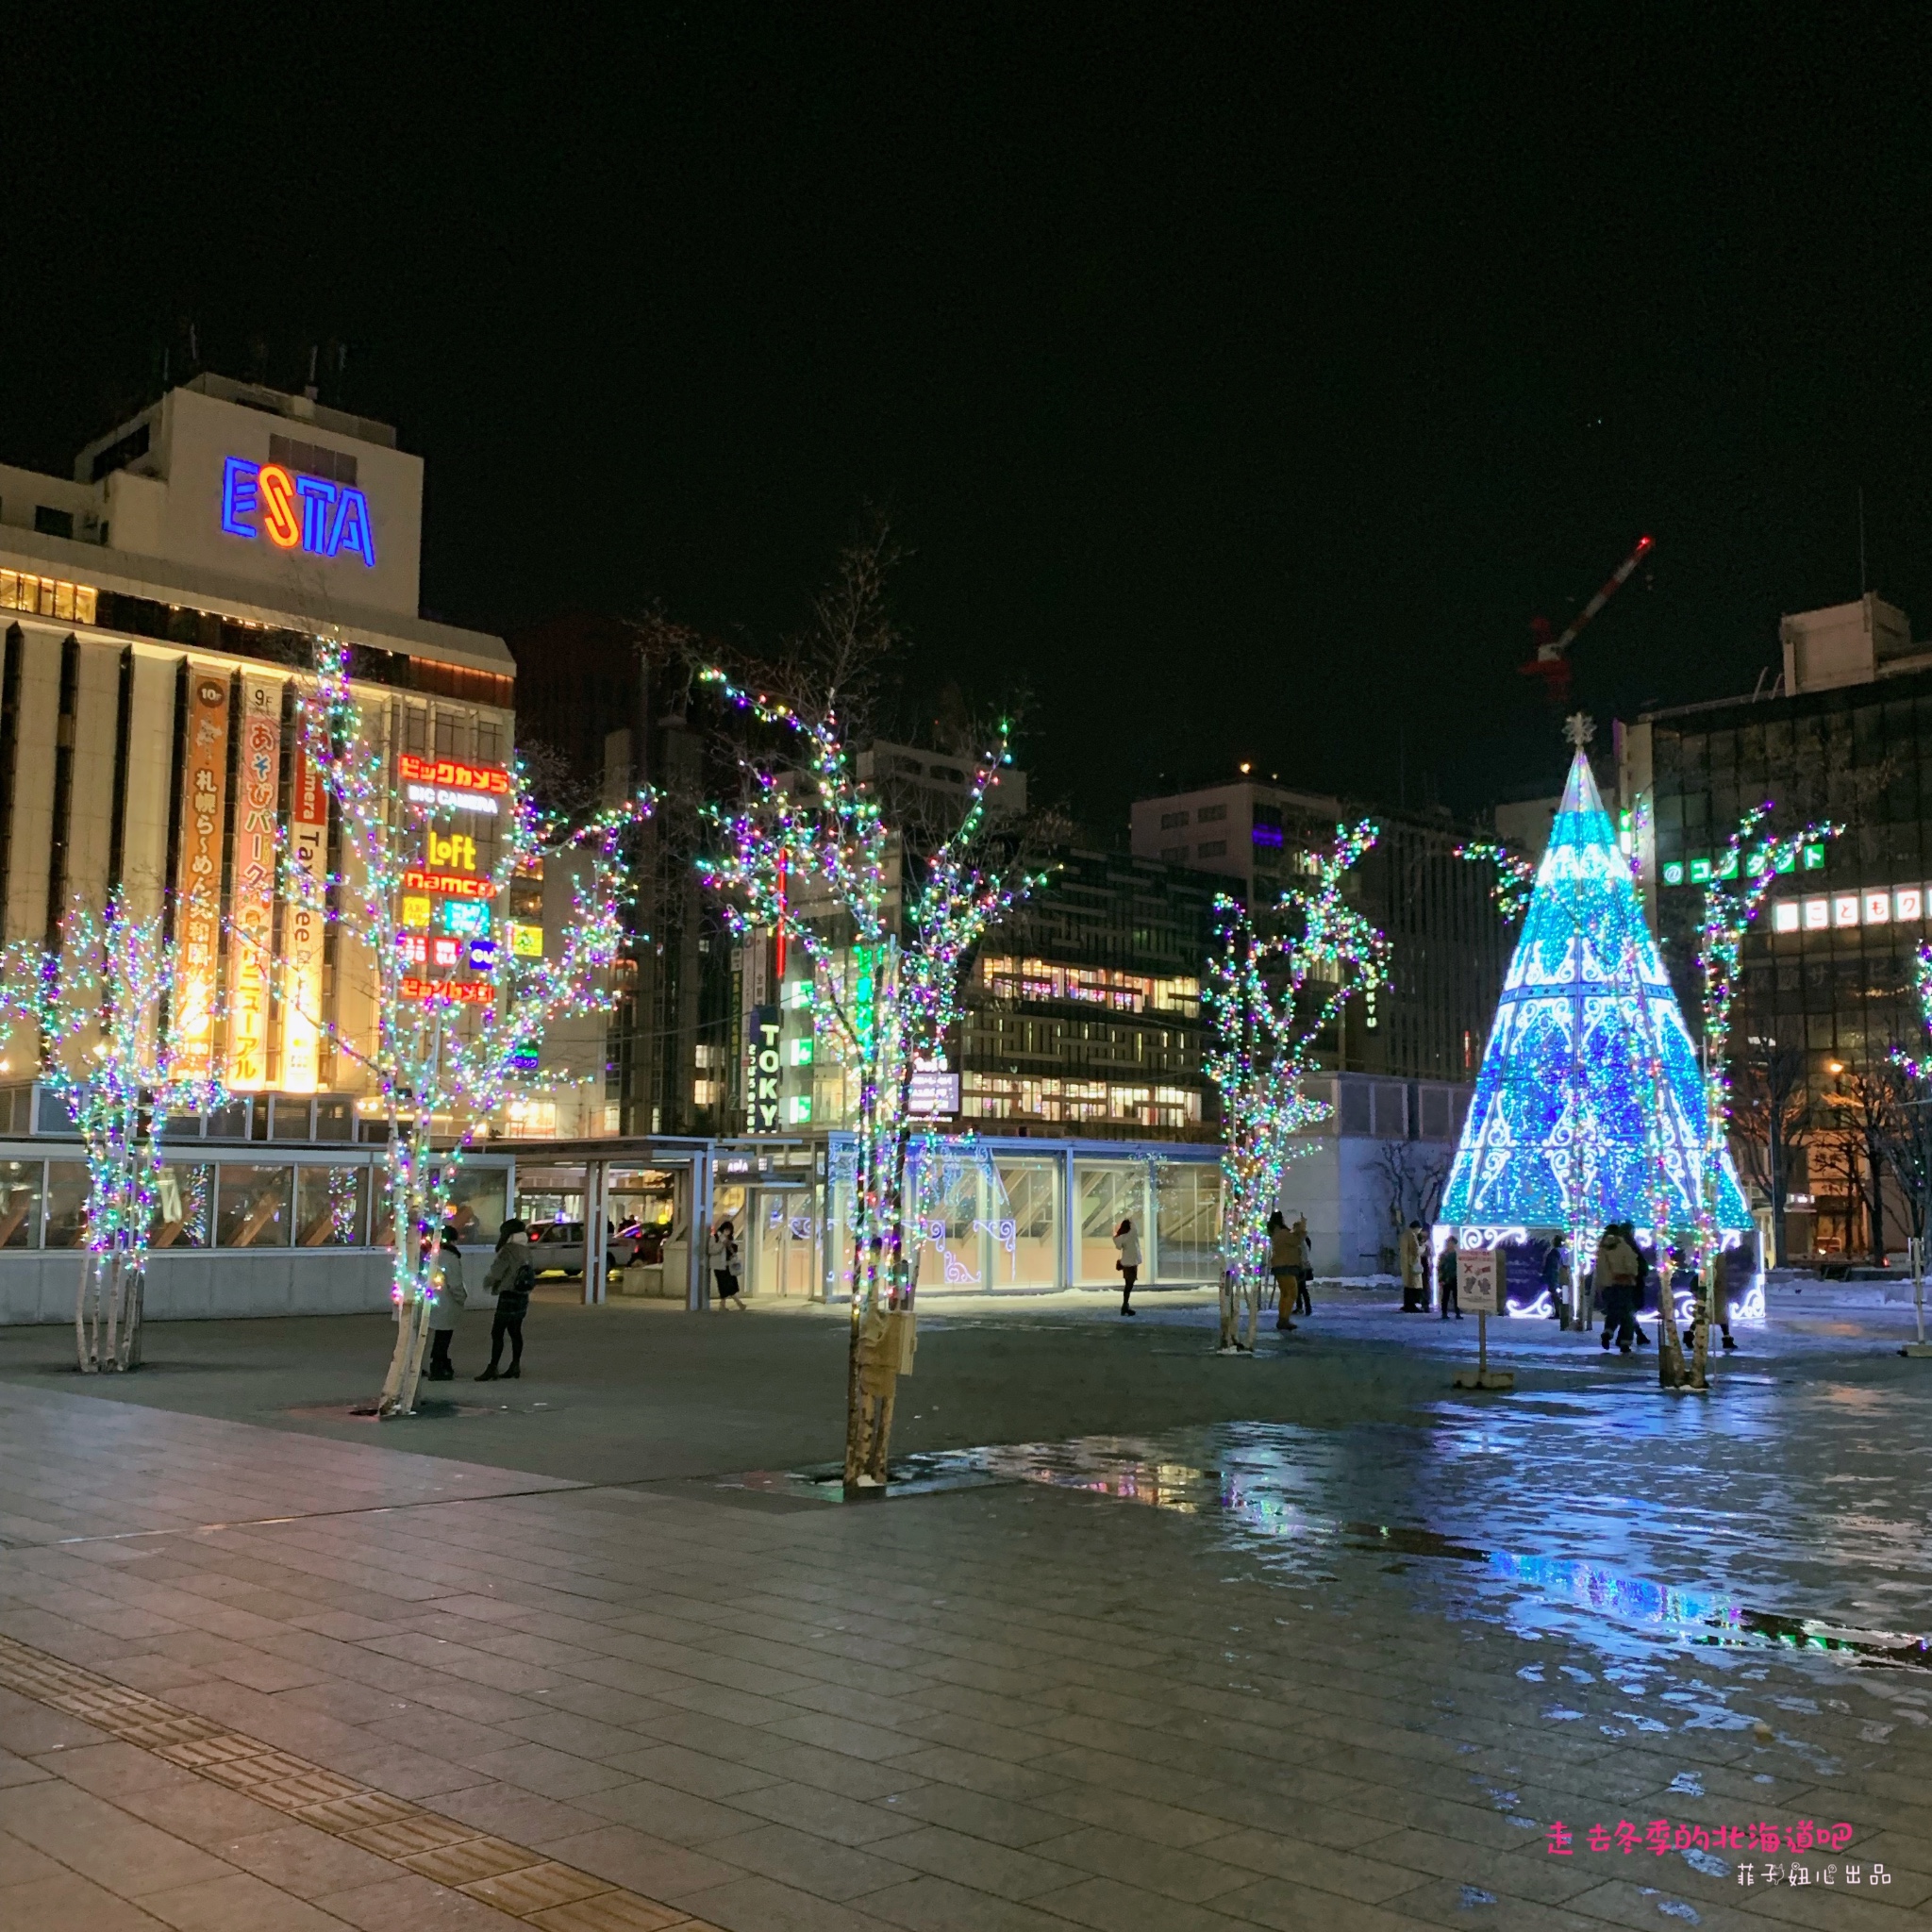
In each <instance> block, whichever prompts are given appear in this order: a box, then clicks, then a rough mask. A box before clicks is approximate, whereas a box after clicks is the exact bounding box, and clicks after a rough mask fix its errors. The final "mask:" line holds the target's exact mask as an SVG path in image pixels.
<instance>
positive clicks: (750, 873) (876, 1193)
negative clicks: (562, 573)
mask: <svg viewBox="0 0 1932 1932" xmlns="http://www.w3.org/2000/svg"><path fill="white" fill-rule="evenodd" d="M699 677H700V681H701V682H702V683H704V684H706V685H708V686H709V687H711V688H712V689H714V690H715V691H716V692H717V693H718V695H719V696H720V697H721V698H722V699H723V700H724V702H725V703H726V704H727V705H729V706H730V707H732V708H734V709H736V710H738V711H740V712H742V713H744V714H745V715H747V716H748V717H750V718H752V719H754V720H756V721H757V722H758V724H761V725H764V726H767V727H769V728H771V729H772V730H774V731H775V732H776V733H777V734H778V735H779V737H780V739H781V741H783V742H784V743H785V744H786V745H787V746H788V747H790V748H791V757H790V758H789V759H788V760H787V761H785V762H783V763H782V764H781V765H780V766H779V768H778V769H775V770H774V768H773V764H772V763H768V762H766V761H763V760H760V759H758V758H752V757H749V756H746V757H743V758H741V760H740V765H741V772H742V774H743V776H744V781H745V796H744V798H743V799H742V800H741V802H740V803H739V804H738V805H736V806H735V807H726V806H719V805H711V806H708V807H707V808H705V814H704V815H705V819H706V822H707V824H708V826H709V828H710V831H711V834H712V840H713V850H712V851H711V852H709V853H708V854H707V855H706V856H705V857H704V858H701V859H700V860H699V861H698V873H699V876H700V877H701V878H702V879H703V881H704V882H705V884H706V885H707V886H708V888H709V889H710V891H712V893H713V894H714V895H715V896H716V898H717V900H718V902H719V906H720V908H721V913H722V916H723V918H724V924H725V925H726V928H727V929H728V930H729V931H730V932H731V934H732V935H733V936H734V937H735V938H737V939H739V940H740V941H746V942H749V941H755V940H758V941H761V940H762V938H763V936H764V935H766V934H779V933H782V934H784V935H785V936H786V937H787V939H788V940H789V941H791V942H792V943H794V944H796V945H797V947H798V948H799V950H800V952H801V953H802V954H803V955H804V956H805V959H806V963H807V965H808V968H809V972H808V974H807V975H806V978H805V981H804V984H805V986H806V989H807V991H806V994H805V997H806V999H807V1001H808V1011H809V1013H810V1018H811V1024H812V1034H813V1041H814V1045H815V1047H819V1046H823V1047H824V1048H825V1049H826V1050H827V1053H828V1055H829V1057H830V1058H831V1061H832V1063H833V1064H835V1065H838V1066H840V1067H841V1068H843V1069H844V1070H845V1071H846V1074H847V1075H848V1077H849V1078H853V1079H856V1081H857V1086H858V1091H857V1093H856V1094H849V1095H848V1110H849V1113H850V1116H851V1119H852V1122H853V1176H852V1210H851V1211H852V1226H851V1236H852V1241H853V1283H854V1292H853V1318H854V1321H855V1323H857V1322H858V1319H859V1317H860V1315H861V1313H862V1312H864V1311H865V1310H868V1309H870V1308H872V1307H876V1306H879V1305H880V1304H881V1303H882V1302H883V1303H889V1304H891V1306H894V1307H898V1306H904V1305H905V1304H907V1303H908V1302H909V1300H910V1295H911V1291H912V1287H913V1274H912V1272H911V1266H912V1257H911V1256H909V1255H908V1252H907V1248H908V1244H907V1241H906V1236H905V1217H906V1181H907V1158H908V1141H909V1138H910V1136H909V1127H908V1122H909V1119H910V1112H909V1105H908V1103H909V1097H910V1088H911V1081H912V1076H913V1074H914V1073H915V1071H916V1070H917V1069H918V1067H919V1066H920V1064H921V1063H922V1062H927V1061H934V1060H937V1059H938V1058H940V1056H941V1054H942V1053H943V1051H944V1047H945V1042H946V1039H947V1036H948V1034H949V1033H950V1031H951V1029H952V1028H953V1026H954V1025H955V1024H957V1023H958V1018H959V1011H960V991H961V986H962V982H963V980H964V977H965V969H966V965H967V962H968V959H969V957H970V955H971V954H972V952H973V949H974V947H975V946H976V945H977V944H978V943H979V941H981V939H983V938H984V937H985V935H986V933H987V932H988V931H989V930H990V929H991V927H992V926H994V925H996V924H998V923H999V922H1000V921H1001V920H1002V919H1004V918H1005V917H1006V916H1007V915H1008V913H1010V912H1011V911H1012V910H1013V909H1014V908H1015V907H1017V906H1018V905H1019V904H1020V903H1021V902H1022V901H1023V900H1024V899H1026V898H1028V897H1030V896H1031V894H1032V893H1033V892H1035V891H1038V890H1039V889H1040V887H1041V886H1042V885H1043V884H1045V882H1046V878H1047V874H1045V873H1043V872H1034V871H1031V870H1029V869H1028V868H1027V867H1025V866H1024V864H1020V863H1017V862H1013V863H1006V864H1001V863H992V862H989V856H988V853H987V850H986V844H987V841H986V838H985V835H986V833H987V830H988V812H989V808H990V795H991V792H992V791H993V789H994V788H995V787H996V786H997V784H998V782H999V778H1000V774H1001V772H1002V771H1003V770H1004V769H1005V768H1006V767H1008V765H1010V763H1011V761H1012V758H1011V751H1010V740H1011V726H1010V724H1009V723H1008V721H1007V720H1004V719H1002V720H1001V721H1000V723H999V724H998V726H997V727H996V729H995V731H994V732H993V734H992V737H993V742H992V743H991V746H990V747H989V748H988V749H986V750H985V751H983V752H981V753H980V754H979V755H978V756H977V757H976V758H974V762H973V773H972V778H971V782H970V784H969V786H968V788H967V792H966V799H965V805H964V809H963V811H962V812H961V814H960V818H959V822H958V825H957V827H956V828H955V829H954V830H953V832H952V833H951V835H950V836H949V837H947V838H945V839H942V840H941V841H937V843H936V844H935V845H934V846H933V848H932V849H931V850H930V851H929V852H924V853H917V854H915V853H913V852H911V851H908V850H907V849H906V848H905V841H903V839H902V838H901V837H900V835H899V834H897V833H896V832H895V831H894V830H893V828H892V827H891V825H890V824H889V823H888V821H887V819H886V816H885V812H884V808H883V806H882V802H881V800H880V798H879V796H878V794H877V792H876V791H875V790H874V788H873V787H872V786H871V785H869V784H867V783H865V782H864V781H863V780H861V778H860V777H859V775H858V772H857V770H856V768H855V765H854V761H853V758H852V756H851V753H850V751H849V750H848V748H847V746H846V744H845V742H844V738H843V730H842V725H841V718H840V714H839V711H838V708H837V706H836V704H829V705H827V707H826V708H825V709H824V712H823V714H822V715H818V716H814V717H808V716H806V715H805V714H804V713H803V712H801V711H800V710H799V709H798V708H795V707H793V706H792V705H791V704H789V703H786V702H785V701H784V700H782V699H780V698H777V697H774V696H772V695H771V694H769V693H767V692H763V691H752V690H750V689H748V688H746V687H745V686H743V685H741V684H740V683H738V682H737V681H736V680H735V679H733V678H732V677H731V676H729V675H727V674H726V673H725V672H724V670H723V669H721V668H720V667H718V666H716V665H711V666H708V667H706V668H705V669H704V670H703V671H702V672H701V673H700V674H699ZM801 894H804V895H806V896H807V897H808V900H809V901H810V902H811V903H813V904H814V905H815V906H816V905H817V904H818V903H819V902H820V901H821V900H828V901H829V902H830V904H829V908H827V909H830V910H835V911H836V912H837V913H838V914H839V915H840V921H841V924H842V926H844V927H849V930H839V931H836V932H835V931H832V930H828V929H827V926H826V923H825V922H824V920H823V919H822V918H820V917H819V916H817V914H816V912H814V913H813V914H811V915H805V914H801V912H800V911H799V909H798V903H799V899H800V896H801Z"/></svg>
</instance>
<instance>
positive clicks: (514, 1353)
mask: <svg viewBox="0 0 1932 1932" xmlns="http://www.w3.org/2000/svg"><path fill="white" fill-rule="evenodd" d="M536 1283H537V1270H536V1267H535V1266H534V1264H533V1263H532V1262H531V1260H530V1231H529V1229H528V1227H527V1226H525V1224H524V1223H523V1222H522V1221H520V1220H518V1218H517V1217H516V1216H515V1215H514V1214H512V1215H511V1216H510V1218H509V1219H508V1221H506V1222H505V1223H504V1224H503V1226H502V1228H501V1229H500V1230H499V1231H498V1233H497V1237H496V1257H495V1259H493V1260H492V1261H491V1264H490V1273H489V1274H486V1275H485V1276H484V1277H483V1286H484V1288H485V1289H486V1290H487V1291H489V1292H490V1293H491V1294H493V1295H495V1297H496V1319H495V1320H494V1321H493V1322H491V1324H490V1366H489V1367H488V1368H487V1369H485V1370H484V1371H483V1373H482V1374H480V1375H478V1376H477V1377H476V1379H477V1381H479V1382H494V1381H496V1380H497V1379H498V1377H497V1369H496V1364H497V1362H498V1361H499V1360H501V1358H502V1357H503V1338H504V1337H505V1336H506V1335H507V1336H508V1337H509V1367H508V1368H507V1369H505V1370H504V1371H503V1379H505V1380H507V1381H513V1380H515V1379H517V1378H518V1377H519V1376H521V1375H522V1374H523V1373H524V1317H525V1315H526V1314H527V1313H528V1312H529V1307H530V1291H531V1289H532V1288H534V1287H535V1286H536Z"/></svg>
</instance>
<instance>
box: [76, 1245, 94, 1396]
mask: <svg viewBox="0 0 1932 1932" xmlns="http://www.w3.org/2000/svg"><path fill="white" fill-rule="evenodd" d="M93 1261H94V1254H93V1250H92V1248H83V1249H82V1250H81V1252H80V1286H79V1287H78V1289H76V1290H75V1296H74V1354H75V1367H76V1368H77V1369H79V1371H80V1373H81V1374H83V1375H92V1374H93V1373H94V1371H95V1369H96V1368H97V1367H98V1366H99V1364H98V1362H97V1361H96V1359H95V1356H94V1341H93V1332H92V1331H93V1329H94V1327H95V1325H96V1321H95V1317H94V1315H93V1311H92V1309H90V1308H89V1307H88V1297H87V1291H88V1284H89V1282H90V1280H91V1279H92V1274H93Z"/></svg>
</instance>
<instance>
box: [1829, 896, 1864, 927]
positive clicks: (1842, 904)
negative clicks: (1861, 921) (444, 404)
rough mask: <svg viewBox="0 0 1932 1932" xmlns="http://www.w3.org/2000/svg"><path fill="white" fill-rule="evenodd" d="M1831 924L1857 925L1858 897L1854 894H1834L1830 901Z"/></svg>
mask: <svg viewBox="0 0 1932 1932" xmlns="http://www.w3.org/2000/svg"><path fill="white" fill-rule="evenodd" d="M1831 923H1832V924H1834V925H1857V923H1858V895H1857V893H1856V892H1838V893H1834V894H1833V896H1832V901H1831Z"/></svg>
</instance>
